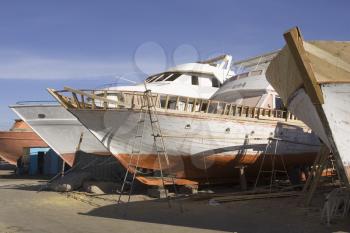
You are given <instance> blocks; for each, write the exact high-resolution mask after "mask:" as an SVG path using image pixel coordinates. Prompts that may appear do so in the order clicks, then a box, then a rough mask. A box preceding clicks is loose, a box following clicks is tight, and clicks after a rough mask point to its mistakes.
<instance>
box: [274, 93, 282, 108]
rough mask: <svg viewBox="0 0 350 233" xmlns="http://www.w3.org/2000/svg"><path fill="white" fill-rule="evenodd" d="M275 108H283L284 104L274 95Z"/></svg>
mask: <svg viewBox="0 0 350 233" xmlns="http://www.w3.org/2000/svg"><path fill="white" fill-rule="evenodd" d="M275 105H276V106H275V109H278V110H284V105H283V102H282V99H281V98H280V97H277V96H276V97H275Z"/></svg>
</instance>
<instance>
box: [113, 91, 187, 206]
mask: <svg viewBox="0 0 350 233" xmlns="http://www.w3.org/2000/svg"><path fill="white" fill-rule="evenodd" d="M143 100H144V101H143V105H142V106H141V111H140V115H139V119H138V122H137V129H136V135H135V138H134V142H133V146H132V152H131V156H130V159H129V162H128V164H127V166H126V172H125V176H124V179H123V183H122V186H121V189H120V193H119V197H118V204H119V203H121V197H122V195H123V192H124V189H125V187H126V185H129V186H130V189H129V192H128V199H127V204H128V203H129V202H130V198H131V195H132V192H133V186H134V182H135V179H136V178H137V176H138V174H140V173H141V172H140V171H139V161H140V156H141V150H142V144H143V139H144V136H145V135H144V129H145V126H146V125H145V123H146V116H147V115H148V117H149V122H150V125H151V128H152V137H153V140H154V145H155V149H156V151H157V159H158V163H159V173H160V179H161V185H162V188H163V189H164V192H165V196H166V198H167V200H168V204H169V207H171V203H170V197H169V194H168V191H167V189H166V187H165V186H166V184H169V183H170V184H171V185H173V187H174V192H175V199H177V197H178V194H177V188H176V181H175V177H174V175H173V174H172V172H171V169H170V162H169V158H168V154H167V151H166V147H165V143H164V139H163V135H162V131H161V128H160V124H159V119H158V115H157V112H156V107H155V104H154V100H153V98H152V94H151V90H147V88H146V91H145V92H144V95H143ZM135 157H136V161H135V160H134V158H135ZM162 158H163V159H164V160H165V162H166V166H167V169H168V171H169V172H168V175H167V176H165V174H164V171H163V167H162V162H161V160H162ZM129 174H132V178H131V181H128V177H129ZM179 205H180V209H181V212H182V205H181V203H179Z"/></svg>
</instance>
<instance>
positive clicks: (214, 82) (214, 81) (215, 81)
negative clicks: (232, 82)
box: [211, 78, 220, 87]
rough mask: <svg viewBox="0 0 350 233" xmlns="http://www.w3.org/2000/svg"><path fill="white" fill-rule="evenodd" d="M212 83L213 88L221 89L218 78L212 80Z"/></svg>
mask: <svg viewBox="0 0 350 233" xmlns="http://www.w3.org/2000/svg"><path fill="white" fill-rule="evenodd" d="M211 83H212V86H213V87H219V86H220V83H219V81H218V80H217V79H216V78H213V79H212V80H211Z"/></svg>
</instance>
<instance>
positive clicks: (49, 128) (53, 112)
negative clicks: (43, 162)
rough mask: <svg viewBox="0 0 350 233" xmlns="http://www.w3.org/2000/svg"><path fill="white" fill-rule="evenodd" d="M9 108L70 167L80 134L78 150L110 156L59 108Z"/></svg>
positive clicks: (93, 138)
mask: <svg viewBox="0 0 350 233" xmlns="http://www.w3.org/2000/svg"><path fill="white" fill-rule="evenodd" d="M11 109H12V110H13V111H14V112H15V113H17V115H18V116H19V117H21V119H23V120H24V121H25V122H27V123H28V125H29V126H30V127H31V128H32V129H33V131H35V132H36V133H37V134H38V135H39V136H40V137H41V138H42V139H43V140H44V141H45V142H46V143H47V144H48V145H49V146H50V147H51V148H52V149H53V150H54V151H55V152H56V153H57V154H58V155H60V156H61V158H62V159H63V160H65V162H67V163H68V164H69V165H70V166H72V164H73V162H74V156H75V152H76V150H77V147H78V144H79V140H80V137H81V134H83V137H82V142H81V145H80V150H81V151H84V152H86V153H93V154H98V155H110V153H109V151H108V150H107V149H106V148H105V147H104V146H103V145H102V144H101V142H100V141H99V140H97V139H96V137H95V136H94V135H93V134H91V133H90V131H89V130H87V129H86V128H85V127H84V126H83V125H82V124H81V123H80V122H79V121H78V120H77V118H76V117H75V116H73V115H72V114H71V113H70V112H69V111H67V110H66V109H65V108H64V107H62V106H60V105H16V106H11Z"/></svg>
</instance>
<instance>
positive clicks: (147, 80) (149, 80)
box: [146, 75, 159, 83]
mask: <svg viewBox="0 0 350 233" xmlns="http://www.w3.org/2000/svg"><path fill="white" fill-rule="evenodd" d="M158 77H159V76H158V75H153V76H151V77H149V78H147V79H146V82H148V83H150V82H153V81H154V80H155V79H156V78H158Z"/></svg>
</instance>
